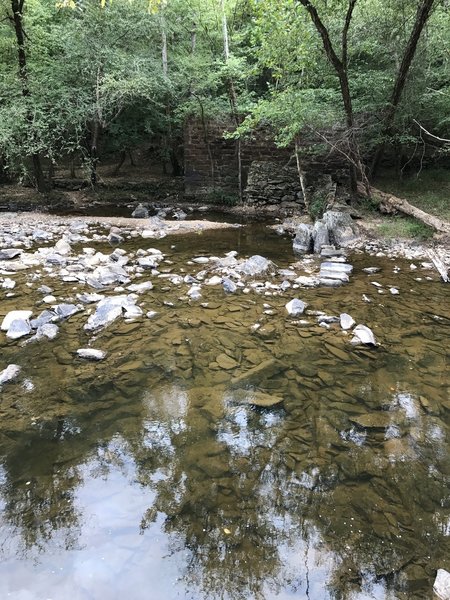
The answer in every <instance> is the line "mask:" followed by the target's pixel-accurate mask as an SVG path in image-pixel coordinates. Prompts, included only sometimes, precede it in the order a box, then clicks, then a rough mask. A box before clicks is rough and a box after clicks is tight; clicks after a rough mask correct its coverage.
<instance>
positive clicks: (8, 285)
mask: <svg viewBox="0 0 450 600" xmlns="http://www.w3.org/2000/svg"><path fill="white" fill-rule="evenodd" d="M15 287H16V282H15V281H14V280H13V279H10V278H9V277H6V278H5V279H4V280H3V283H2V288H3V289H4V290H13V289H14V288H15Z"/></svg>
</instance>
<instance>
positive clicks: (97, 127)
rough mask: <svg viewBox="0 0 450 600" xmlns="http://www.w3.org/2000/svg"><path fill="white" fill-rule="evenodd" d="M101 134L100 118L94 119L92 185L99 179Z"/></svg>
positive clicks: (91, 149) (91, 151)
mask: <svg viewBox="0 0 450 600" xmlns="http://www.w3.org/2000/svg"><path fill="white" fill-rule="evenodd" d="M99 136H100V123H99V121H98V119H94V121H93V123H92V133H91V148H90V155H91V177H90V179H91V185H93V186H95V185H96V184H97V181H98V175H97V165H98V139H99Z"/></svg>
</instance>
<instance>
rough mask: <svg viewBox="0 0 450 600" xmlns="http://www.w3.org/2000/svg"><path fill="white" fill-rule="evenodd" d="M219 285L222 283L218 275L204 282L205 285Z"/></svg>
mask: <svg viewBox="0 0 450 600" xmlns="http://www.w3.org/2000/svg"><path fill="white" fill-rule="evenodd" d="M220 283H222V277H219V276H218V275H213V276H212V277H211V278H210V279H207V280H206V281H205V285H219V284H220Z"/></svg>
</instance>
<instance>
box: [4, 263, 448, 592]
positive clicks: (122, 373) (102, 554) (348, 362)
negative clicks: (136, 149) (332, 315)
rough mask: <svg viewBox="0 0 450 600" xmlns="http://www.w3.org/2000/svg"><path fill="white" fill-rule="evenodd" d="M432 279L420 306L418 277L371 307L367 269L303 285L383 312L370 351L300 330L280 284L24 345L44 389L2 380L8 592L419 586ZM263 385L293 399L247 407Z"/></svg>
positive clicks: (432, 343) (433, 500) (432, 488)
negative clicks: (81, 351) (98, 355)
mask: <svg viewBox="0 0 450 600" xmlns="http://www.w3.org/2000/svg"><path fill="white" fill-rule="evenodd" d="M361 260H363V259H361ZM402 281H403V280H401V279H400V278H399V276H396V283H397V285H398V286H400V287H402V286H401V283H402ZM383 283H385V285H388V284H389V277H388V275H386V282H384V280H383ZM429 285H430V287H429V288H423V290H421V303H424V302H426V304H427V306H428V311H429V312H427V313H423V312H422V311H421V308H420V306H421V305H420V303H418V301H417V299H416V298H415V297H414V293H415V292H411V294H410V295H409V294H407V293H405V294H404V299H403V297H400V298H398V297H396V298H386V299H385V298H383V299H382V302H381V301H380V302H377V303H376V302H374V303H372V304H370V305H369V306H367V305H366V304H365V303H364V302H363V301H359V300H357V298H359V297H360V296H361V294H362V293H363V291H364V293H366V292H367V282H366V281H365V280H363V279H362V278H356V279H355V281H354V282H353V283H352V284H351V286H349V287H347V288H346V289H342V290H338V291H336V290H335V291H333V292H332V294H333V295H331V292H330V291H329V290H322V291H308V292H305V295H308V294H309V297H308V298H306V299H307V300H308V301H309V302H312V303H313V305H314V308H317V309H319V310H322V309H324V308H325V309H328V310H330V311H333V312H339V311H342V310H345V308H346V307H347V306H348V303H349V302H350V301H351V302H353V303H354V313H355V316H356V317H357V318H360V319H361V320H363V319H364V321H366V322H371V323H375V324H378V328H379V331H378V332H377V333H378V335H379V337H380V338H381V339H382V347H381V348H379V349H377V350H372V351H367V350H364V349H351V350H349V347H348V344H347V340H346V339H345V338H343V337H342V335H341V334H340V332H339V331H338V330H337V329H333V328H331V329H330V330H325V329H323V328H320V327H318V326H315V325H314V323H313V324H312V325H311V327H308V328H304V329H300V330H299V327H298V326H293V325H292V323H291V322H290V321H286V319H285V317H284V313H283V312H282V311H283V307H284V302H285V299H278V300H277V299H274V298H271V299H270V302H271V305H272V307H273V309H274V311H275V313H276V316H275V317H273V318H272V317H269V316H265V315H264V311H263V306H262V305H263V303H264V302H265V301H266V300H267V299H265V298H263V297H261V298H259V299H258V298H256V299H255V298H254V297H252V298H251V299H248V298H245V299H243V300H242V299H236V298H235V297H234V298H233V297H231V298H227V299H226V300H224V299H223V296H219V294H218V293H217V292H216V291H214V290H211V291H210V292H208V293H209V294H210V296H209V297H208V298H207V300H208V306H207V307H192V306H186V307H183V305H181V304H180V305H179V306H177V307H176V308H175V309H174V311H172V312H166V313H163V312H162V314H161V315H160V317H158V318H157V319H155V320H154V321H151V322H150V321H148V322H147V321H146V322H145V323H140V324H138V326H137V327H136V325H129V324H121V325H118V326H117V327H116V329H115V330H114V331H109V330H105V331H104V332H102V333H101V334H99V336H98V340H97V341H98V344H99V345H101V347H102V348H105V349H106V350H107V351H108V356H109V358H108V359H107V361H106V362H105V363H104V365H100V366H98V365H91V364H80V363H74V360H73V358H72V357H71V355H70V352H71V351H73V349H74V348H76V347H80V345H81V344H80V341H83V338H82V337H81V336H82V335H84V334H80V333H79V330H80V327H79V323H77V322H76V321H74V325H73V329H71V328H70V327H68V328H67V330H66V331H65V332H63V331H62V332H61V338H60V340H59V341H58V342H57V344H56V345H53V346H52V345H51V344H48V346H45V347H40V348H39V349H37V348H36V347H32V346H27V347H24V348H23V349H21V353H22V354H21V357H22V360H23V361H24V362H23V364H24V369H25V370H26V371H27V373H26V375H27V376H29V377H32V379H33V382H34V383H35V388H34V389H32V390H29V391H26V390H21V393H20V397H18V396H17V390H16V391H15V392H14V391H12V390H8V389H6V388H5V390H3V391H2V403H1V405H0V419H1V420H0V423H1V425H0V457H1V469H0V498H1V500H0V502H1V511H2V515H1V521H0V524H1V526H0V553H1V556H2V562H1V564H0V591H1V592H2V596H5V597H7V594H10V597H12V598H14V599H15V600H22V599H23V600H25V599H27V600H30V599H37V598H43V597H52V596H53V597H70V598H72V599H73V600H87V599H90V598H94V599H97V598H111V599H114V598H121V597H123V595H124V594H127V595H128V597H130V598H133V599H137V600H140V599H141V598H142V599H144V598H152V599H155V600H159V599H163V598H164V599H166V598H195V599H201V598H205V599H206V598H208V599H216V598H217V599H219V598H220V599H228V598H229V599H233V600H236V599H239V598H242V599H244V598H245V599H253V598H255V599H259V598H264V599H270V598H280V599H283V600H284V599H288V598H308V599H322V598H323V599H328V598H329V599H336V600H337V599H343V600H344V599H352V600H353V599H357V600H362V599H367V598H380V599H381V598H383V599H388V598H400V599H407V598H408V599H409V598H423V597H427V596H429V594H430V590H431V587H432V582H433V579H434V574H435V570H436V569H437V568H439V567H442V568H447V569H449V568H450V564H449V560H450V559H449V557H450V546H449V539H450V538H449V527H450V526H449V504H450V495H449V478H450V463H449V452H448V450H449V446H448V427H449V423H448V411H449V403H448V396H447V390H446V388H445V386H446V384H447V381H446V377H447V374H446V366H447V363H446V356H445V352H444V351H443V347H444V346H443V339H445V328H446V327H447V328H448V322H447V321H445V316H444V315H441V319H440V320H439V321H436V319H435V318H434V317H433V315H436V314H438V308H439V306H440V305H441V302H442V297H440V296H439V294H442V292H441V288H439V287H438V286H437V285H435V286H434V287H433V286H432V285H431V284H429ZM407 286H412V283H411V281H410V279H408V278H406V277H405V280H404V285H403V287H402V289H407ZM411 289H413V290H414V288H411ZM350 293H351V294H352V298H351V300H349V297H348V296H349V294H350ZM157 294H158V292H155V295H154V296H153V297H152V302H153V303H155V304H157V303H158V302H159V305H158V306H159V308H161V306H162V300H161V298H160V297H158V295H157ZM424 294H428V296H427V297H426V298H424ZM330 304H331V305H332V306H331V307H329V305H330ZM441 312H442V311H441ZM80 318H81V317H80ZM258 319H259V320H260V321H261V322H262V323H263V326H262V327H261V330H262V333H254V334H249V331H250V327H251V325H252V324H254V323H255V321H257V320H258ZM442 319H444V320H442ZM264 330H265V331H264ZM63 350H64V352H65V354H64V352H63ZM13 351H14V350H13V348H12V347H8V348H6V349H5V352H6V353H7V356H8V358H9V357H11V356H12V355H13V354H12V353H13ZM221 353H225V354H227V356H230V358H232V359H233V360H234V361H235V362H236V363H238V364H239V367H237V368H236V369H234V370H233V371H228V370H226V369H225V370H224V369H221V368H220V367H219V365H218V363H217V357H218V356H219V355H220V354H221ZM67 354H68V357H67ZM64 361H66V362H64ZM108 361H109V362H108ZM26 365H28V366H26ZM260 365H266V366H265V368H264V369H263V370H260V371H257V372H256V375H255V372H254V371H252V369H254V368H255V367H258V366H260ZM34 367H36V369H35V368H34ZM49 374H50V375H51V376H49ZM254 390H258V391H261V392H264V393H266V394H276V395H281V396H282V397H283V399H284V401H283V404H282V405H280V406H278V407H275V408H269V409H261V408H257V407H255V406H253V405H252V404H251V403H249V402H248V401H247V400H248V398H247V396H252V394H253V392H254Z"/></svg>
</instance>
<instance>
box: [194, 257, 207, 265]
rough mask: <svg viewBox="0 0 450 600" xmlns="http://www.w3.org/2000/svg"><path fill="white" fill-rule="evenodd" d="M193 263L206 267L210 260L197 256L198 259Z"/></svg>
mask: <svg viewBox="0 0 450 600" xmlns="http://www.w3.org/2000/svg"><path fill="white" fill-rule="evenodd" d="M192 262H194V263H197V264H198V265H206V263H209V258H208V257H207V256H197V258H193V259H192Z"/></svg>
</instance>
